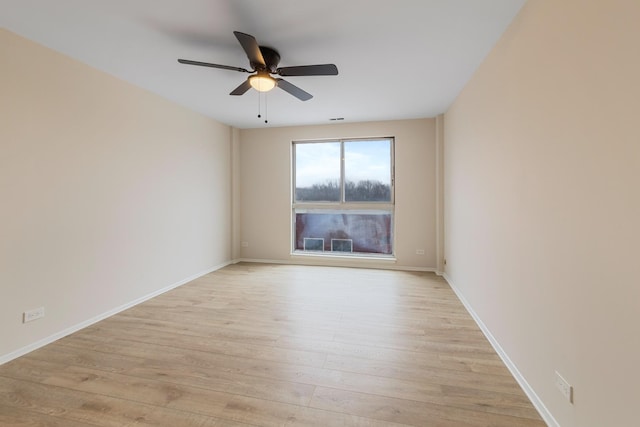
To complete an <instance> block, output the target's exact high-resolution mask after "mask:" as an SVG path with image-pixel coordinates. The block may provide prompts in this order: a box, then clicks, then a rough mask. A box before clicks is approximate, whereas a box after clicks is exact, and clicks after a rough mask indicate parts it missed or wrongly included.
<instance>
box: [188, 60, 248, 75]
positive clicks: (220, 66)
mask: <svg viewBox="0 0 640 427" xmlns="http://www.w3.org/2000/svg"><path fill="white" fill-rule="evenodd" d="M178 62H179V63H181V64H187V65H199V66H201V67H211V68H221V69H223V70H231V71H240V72H242V73H250V72H251V71H249V70H246V69H244V68H240V67H231V66H229V65H220V64H210V63H208V62H200V61H191V60H189V59H178Z"/></svg>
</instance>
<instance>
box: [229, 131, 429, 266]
mask: <svg viewBox="0 0 640 427" xmlns="http://www.w3.org/2000/svg"><path fill="white" fill-rule="evenodd" d="M375 136H394V137H395V141H396V142H395V165H396V174H395V178H396V181H395V183H396V188H395V191H396V193H395V195H396V213H395V233H396V234H395V235H396V240H395V241H396V258H397V262H396V263H393V264H390V263H387V262H379V261H375V262H357V261H344V260H336V259H333V260H331V261H327V260H326V259H324V260H323V259H318V258H314V257H305V256H291V239H292V237H291V142H292V141H295V140H309V139H325V138H352V137H375ZM435 150H436V143H435V120H434V119H421V120H403V121H388V122H377V123H374V122H371V123H353V124H338V125H323V126H303V127H286V128H270V129H247V130H241V131H240V236H241V237H240V238H241V241H243V242H247V243H248V244H249V246H248V247H242V248H240V249H241V252H240V257H241V258H242V259H251V260H263V261H276V262H295V263H326V262H329V263H332V264H343V265H356V266H358V265H367V266H383V267H388V268H415V269H435V267H436V246H435V243H436V237H435V235H436V231H435V227H436V225H435V202H436V196H435V190H436V171H435V168H436V160H435V158H436V156H435ZM416 249H424V250H425V254H424V255H416Z"/></svg>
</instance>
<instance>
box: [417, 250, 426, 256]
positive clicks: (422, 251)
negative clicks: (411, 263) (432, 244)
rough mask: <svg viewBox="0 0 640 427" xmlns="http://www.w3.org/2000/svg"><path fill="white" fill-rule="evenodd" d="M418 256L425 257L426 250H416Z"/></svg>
mask: <svg viewBox="0 0 640 427" xmlns="http://www.w3.org/2000/svg"><path fill="white" fill-rule="evenodd" d="M416 255H424V249H416Z"/></svg>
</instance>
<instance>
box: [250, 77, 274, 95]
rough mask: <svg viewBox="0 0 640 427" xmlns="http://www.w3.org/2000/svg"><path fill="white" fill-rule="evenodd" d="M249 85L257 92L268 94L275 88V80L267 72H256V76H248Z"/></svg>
mask: <svg viewBox="0 0 640 427" xmlns="http://www.w3.org/2000/svg"><path fill="white" fill-rule="evenodd" d="M249 84H250V85H251V87H252V88H254V89H255V90H257V91H258V92H269V91H270V90H271V89H273V88H274V87H276V80H275V79H274V78H273V77H271V76H270V75H269V73H267V72H258V74H256V75H253V76H249Z"/></svg>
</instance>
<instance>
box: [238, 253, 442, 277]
mask: <svg viewBox="0 0 640 427" xmlns="http://www.w3.org/2000/svg"><path fill="white" fill-rule="evenodd" d="M345 258H346V257H341V258H336V259H335V260H331V259H321V258H320V257H317V258H314V257H309V256H300V258H299V259H297V258H296V259H288V260H277V259H252V258H239V259H236V260H234V261H233V264H237V263H239V262H251V263H256V264H286V265H310V266H321V267H348V268H372V269H379V270H399V271H422V272H428V273H435V272H436V269H435V268H429V267H407V266H401V265H394V264H393V262H395V260H393V261H392V260H388V261H387V260H383V261H382V263H380V264H376V262H377V261H380V260H379V259H366V258H364V259H359V260H356V261H355V262H354V261H351V262H350V261H349V260H348V259H345Z"/></svg>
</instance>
